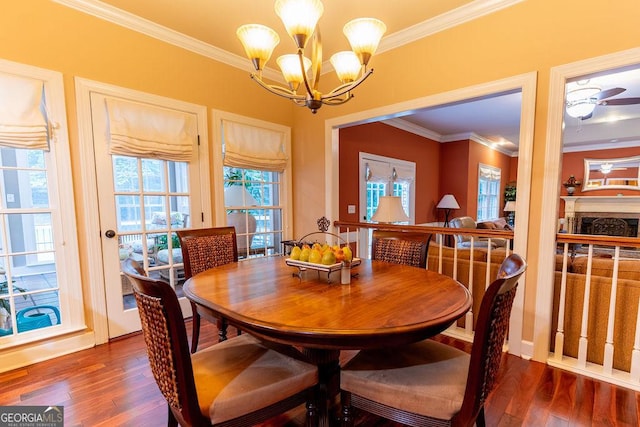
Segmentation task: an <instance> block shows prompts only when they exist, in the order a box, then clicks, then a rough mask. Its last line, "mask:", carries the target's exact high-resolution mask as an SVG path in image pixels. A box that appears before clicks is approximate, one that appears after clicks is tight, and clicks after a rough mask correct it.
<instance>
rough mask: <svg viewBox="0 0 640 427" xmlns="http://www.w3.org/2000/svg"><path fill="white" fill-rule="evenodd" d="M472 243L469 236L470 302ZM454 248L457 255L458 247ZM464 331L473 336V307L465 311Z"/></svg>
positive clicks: (470, 289)
mask: <svg viewBox="0 0 640 427" xmlns="http://www.w3.org/2000/svg"><path fill="white" fill-rule="evenodd" d="M474 242H475V239H474V238H473V236H471V247H470V248H469V293H470V294H471V300H473V298H474V295H473V261H474V256H473V249H474V248H473V246H474ZM454 248H455V250H454V253H456V254H457V249H458V245H455V246H454ZM456 270H457V269H456ZM454 271H455V270H454ZM454 279H455V277H454ZM464 329H465V330H466V332H467V333H468V334H473V307H471V308H470V309H469V311H467V314H466V316H465V318H464Z"/></svg>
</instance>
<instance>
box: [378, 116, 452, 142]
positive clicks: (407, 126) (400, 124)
mask: <svg viewBox="0 0 640 427" xmlns="http://www.w3.org/2000/svg"><path fill="white" fill-rule="evenodd" d="M382 123H384V124H386V125H389V126H393V127H394V128H398V129H400V130H403V131H405V132H409V133H412V134H415V135H418V136H421V137H423V138H427V139H431V140H433V141H436V142H442V135H441V134H439V133H438V132H434V131H432V130H430V129H427V128H423V127H422V126H418V125H416V124H413V123H411V122H408V121H406V120H404V119H388V120H382Z"/></svg>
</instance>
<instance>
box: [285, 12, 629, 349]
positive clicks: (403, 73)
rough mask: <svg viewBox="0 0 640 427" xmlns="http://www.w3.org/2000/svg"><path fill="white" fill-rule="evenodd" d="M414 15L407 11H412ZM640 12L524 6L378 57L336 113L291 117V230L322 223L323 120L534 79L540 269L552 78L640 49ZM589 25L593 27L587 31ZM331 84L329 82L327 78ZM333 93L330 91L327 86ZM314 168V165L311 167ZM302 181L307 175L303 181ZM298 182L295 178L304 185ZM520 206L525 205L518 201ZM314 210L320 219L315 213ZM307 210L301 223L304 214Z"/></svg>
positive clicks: (534, 244) (532, 245) (532, 249)
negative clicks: (566, 68) (533, 75)
mask: <svg viewBox="0 0 640 427" xmlns="http://www.w3.org/2000/svg"><path fill="white" fill-rule="evenodd" d="M408 13H410V12H408ZM639 19H640V4H639V3H638V2H637V0H622V1H616V2H610V3H607V4H606V6H603V4H601V3H599V2H585V1H579V0H566V1H554V0H528V1H524V2H522V3H519V4H517V5H515V6H512V7H510V8H508V9H505V10H502V11H499V12H496V13H493V14H491V15H488V16H485V17H482V18H480V19H477V20H475V21H473V22H470V23H466V24H464V25H460V26H458V27H455V28H452V29H449V30H446V31H443V32H441V33H438V34H435V35H432V36H429V37H427V38H425V39H422V40H419V41H416V42H414V43H412V44H410V45H407V46H404V47H402V48H399V49H395V50H393V51H390V52H385V53H383V54H380V55H377V56H375V57H374V58H373V60H372V62H371V64H370V65H371V66H372V67H373V68H374V69H375V73H374V74H373V76H372V77H371V78H369V80H367V82H365V83H364V84H363V85H362V86H361V87H360V88H358V89H357V90H356V93H355V94H356V97H355V98H354V99H353V100H352V101H350V102H349V103H348V104H345V105H343V106H340V107H323V108H322V109H321V110H320V111H319V112H318V114H316V115H315V116H313V115H311V114H310V113H309V112H308V111H304V110H295V111H294V115H295V121H294V131H293V139H292V142H293V146H294V162H293V164H294V166H301V165H304V174H302V173H301V172H300V169H299V168H297V170H296V171H295V172H296V174H295V175H296V179H297V180H296V182H298V183H299V185H300V186H303V187H304V191H299V190H300V188H299V187H294V194H295V195H296V197H295V200H294V203H295V212H296V218H295V219H296V222H295V229H296V230H300V229H312V228H313V227H314V224H315V222H314V218H317V217H319V216H321V215H322V211H321V207H319V206H318V200H317V197H316V195H317V194H324V191H325V188H326V185H325V183H326V182H327V179H326V177H325V179H324V180H323V179H321V178H320V177H321V176H322V169H323V165H322V164H321V163H320V162H319V159H324V153H323V151H322V150H323V144H322V139H323V138H324V134H323V124H324V123H323V120H324V119H328V118H333V117H338V116H343V115H348V114H351V113H355V112H357V111H364V110H369V109H373V108H377V107H382V106H385V105H390V104H394V103H399V102H403V101H408V100H412V99H417V98H421V97H425V96H428V95H433V94H438V93H442V92H447V91H451V90H455V89H459V88H464V87H469V86H473V85H477V84H481V83H486V82H490V81H494V80H498V79H502V78H506V77H511V76H515V75H520V74H524V73H529V72H537V75H538V88H537V101H536V119H535V131H534V147H533V168H532V189H531V194H530V206H531V210H530V225H529V233H528V234H529V236H530V238H529V242H528V245H527V249H528V250H527V256H528V264H529V266H532V267H534V266H536V265H537V263H538V253H539V249H538V247H539V241H538V237H539V236H540V221H541V219H542V215H543V213H542V211H541V209H540V207H541V205H542V203H541V202H542V181H543V174H544V170H545V162H547V161H548V159H547V158H545V145H546V141H545V133H546V126H547V103H548V101H549V99H548V93H549V74H550V70H551V68H552V67H555V66H558V65H563V64H567V63H571V62H575V61H579V60H583V59H588V58H592V57H597V56H601V55H605V54H608V53H612V52H618V51H623V50H627V49H631V48H636V47H638V46H639V45H640V25H638V20H639ZM590 23H608V24H606V25H597V28H598V29H597V30H595V28H594V29H593V31H590V29H591V26H590ZM326 80H329V79H326ZM327 85H328V84H327ZM312 159H313V160H312ZM302 175H304V176H302ZM298 178H299V179H298ZM518 196H519V197H522V196H524V195H523V194H520V193H518ZM312 209H316V212H315V215H314V214H313V213H312V212H310V211H311V210H312ZM301 211H304V215H299V212H301ZM527 279H528V281H527V288H526V290H525V291H526V294H525V330H524V331H523V339H524V340H532V339H533V322H534V319H535V315H534V312H535V292H536V282H537V271H536V270H535V268H531V269H530V271H529V272H528V273H527Z"/></svg>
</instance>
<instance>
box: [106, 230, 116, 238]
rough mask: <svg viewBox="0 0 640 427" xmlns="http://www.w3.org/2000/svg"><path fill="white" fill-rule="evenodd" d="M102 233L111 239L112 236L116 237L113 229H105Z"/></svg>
mask: <svg viewBox="0 0 640 427" xmlns="http://www.w3.org/2000/svg"><path fill="white" fill-rule="evenodd" d="M104 235H105V236H107V237H108V238H110V239H113V238H114V237H116V232H115V231H113V230H107V231H105V233H104Z"/></svg>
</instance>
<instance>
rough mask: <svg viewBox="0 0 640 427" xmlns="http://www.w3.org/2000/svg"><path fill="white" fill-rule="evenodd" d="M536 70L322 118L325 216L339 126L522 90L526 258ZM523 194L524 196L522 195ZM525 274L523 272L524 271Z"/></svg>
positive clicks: (521, 211) (518, 343) (518, 311)
mask: <svg viewBox="0 0 640 427" xmlns="http://www.w3.org/2000/svg"><path fill="white" fill-rule="evenodd" d="M536 85H537V73H536V72H530V73H525V74H520V75H517V76H512V77H507V78H504V79H501V80H496V81H493V82H488V83H483V84H479V85H475V86H470V87H466V88H462V89H457V90H453V91H450V92H444V93H439V94H435V95H429V96H426V97H421V98H416V99H412V100H409V101H404V102H399V103H397V104H392V105H387V106H383V107H379V108H374V109H371V110H366V111H361V112H357V113H353V114H348V115H345V116H340V117H335V118H332V119H329V120H327V121H325V132H324V135H325V176H326V177H328V179H329V180H330V187H329V188H328V191H326V196H325V216H326V217H327V218H339V217H340V215H339V194H340V182H339V176H338V171H339V170H340V169H339V161H340V159H339V145H340V138H339V128H341V127H345V126H351V125H355V124H363V123H370V122H374V121H377V120H381V119H382V118H385V119H389V118H393V117H395V116H396V115H398V114H399V113H401V112H404V111H410V110H414V109H418V108H425V107H431V106H436V105H441V104H447V103H451V102H456V101H461V100H465V99H471V98H475V97H479V96H484V95H489V94H493V93H497V92H505V91H509V90H514V89H515V90H522V108H521V111H520V149H519V154H518V194H519V195H520V197H518V200H517V201H516V224H520V226H519V227H516V229H515V236H514V251H515V252H517V253H519V254H520V255H522V256H524V257H525V258H526V256H527V242H528V231H529V230H528V226H529V195H530V193H531V191H530V190H531V168H532V157H533V130H534V120H535V109H536ZM523 196H524V197H523ZM525 276H526V273H525ZM525 280H526V279H522V280H521V281H520V289H521V291H520V292H518V293H517V295H516V299H515V301H514V304H513V310H512V313H511V319H510V327H509V352H510V353H512V354H516V355H521V353H522V351H523V348H524V346H523V345H524V343H523V342H522V327H523V317H524V294H525V291H524V289H525V286H524V285H525Z"/></svg>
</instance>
